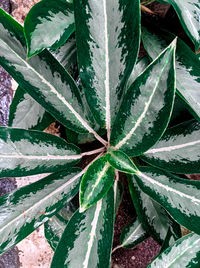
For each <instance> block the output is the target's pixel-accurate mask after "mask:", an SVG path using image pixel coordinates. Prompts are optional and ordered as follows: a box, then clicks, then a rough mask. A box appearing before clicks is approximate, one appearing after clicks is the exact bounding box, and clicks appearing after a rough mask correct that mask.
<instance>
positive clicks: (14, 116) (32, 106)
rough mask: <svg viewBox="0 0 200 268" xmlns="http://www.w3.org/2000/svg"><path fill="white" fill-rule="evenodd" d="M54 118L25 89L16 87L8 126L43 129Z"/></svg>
mask: <svg viewBox="0 0 200 268" xmlns="http://www.w3.org/2000/svg"><path fill="white" fill-rule="evenodd" d="M53 121H55V119H54V118H53V117H52V116H51V115H50V114H48V113H47V112H46V111H45V109H44V108H43V107H42V106H41V105H40V104H39V103H38V102H36V101H35V100H34V99H33V98H32V97H31V96H30V95H29V94H28V93H26V91H25V90H23V89H22V88H20V87H18V88H17V90H16V93H15V96H14V98H13V101H12V103H11V106H10V114H9V122H8V125H9V126H10V127H16V128H23V129H35V130H44V129H45V128H46V127H48V126H49V125H50V124H51V123H52V122H53Z"/></svg>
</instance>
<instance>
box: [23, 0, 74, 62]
mask: <svg viewBox="0 0 200 268" xmlns="http://www.w3.org/2000/svg"><path fill="white" fill-rule="evenodd" d="M74 30H75V26H74V12H73V4H71V3H69V2H67V1H65V0H57V1H55V0H42V1H41V2H39V3H37V4H36V5H34V6H33V7H32V9H31V10H30V11H29V13H28V15H27V16H26V19H25V22H24V33H25V36H26V42H27V47H28V57H32V56H33V55H35V54H37V53H40V52H41V51H43V50H44V49H45V48H51V49H56V48H58V47H60V46H61V45H63V44H64V43H65V42H66V40H67V39H68V38H69V36H70V35H71V34H72V33H73V32H74Z"/></svg>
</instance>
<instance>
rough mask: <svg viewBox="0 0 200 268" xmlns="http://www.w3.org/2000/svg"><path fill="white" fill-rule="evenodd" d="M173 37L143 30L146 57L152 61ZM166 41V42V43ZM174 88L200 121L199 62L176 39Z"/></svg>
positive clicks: (186, 47)
mask: <svg viewBox="0 0 200 268" xmlns="http://www.w3.org/2000/svg"><path fill="white" fill-rule="evenodd" d="M173 38H174V35H173V34H170V33H168V32H165V31H160V30H159V31H158V30H156V29H154V31H150V30H147V29H146V28H143V30H142V40H143V44H144V47H145V49H146V51H147V53H148V55H149V56H150V57H151V58H152V59H154V58H155V57H157V55H158V54H159V53H160V52H161V51H162V50H163V49H164V48H166V47H167V45H168V44H169V42H171V40H173ZM166 40H167V41H166ZM175 59H176V60H175V65H176V87H177V94H178V95H179V96H180V97H181V98H182V99H183V101H184V102H185V103H186V104H187V106H188V107H189V108H190V110H191V113H192V114H193V115H194V116H195V118H196V119H197V120H200V89H199V83H200V73H199V69H200V61H199V58H198V56H197V55H195V54H194V53H193V52H192V51H191V49H190V48H189V47H188V46H187V45H186V44H185V43H184V42H183V41H181V39H179V38H178V41H177V48H176V57H175Z"/></svg>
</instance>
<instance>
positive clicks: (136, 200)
mask: <svg viewBox="0 0 200 268" xmlns="http://www.w3.org/2000/svg"><path fill="white" fill-rule="evenodd" d="M128 185H129V191H130V194H131V198H132V200H133V204H134V207H135V209H136V212H137V215H138V218H139V221H140V222H141V224H142V226H143V227H144V229H145V230H146V232H148V234H149V235H150V236H152V237H153V238H154V239H155V240H156V241H157V242H158V243H159V244H161V245H162V244H163V242H164V241H165V239H166V236H167V234H168V231H169V230H170V234H171V236H170V243H171V244H172V243H173V242H174V241H175V240H177V239H178V238H179V237H181V231H180V227H179V228H178V227H177V226H175V224H174V222H173V220H170V218H169V216H168V214H167V212H166V211H165V210H164V208H163V207H162V206H161V205H160V204H158V203H157V202H155V201H154V200H153V199H151V198H150V197H149V196H148V195H147V194H145V193H144V192H143V191H142V190H141V189H140V187H139V186H138V183H137V181H136V180H135V178H134V177H133V176H130V175H129V176H128ZM176 225H178V224H176Z"/></svg>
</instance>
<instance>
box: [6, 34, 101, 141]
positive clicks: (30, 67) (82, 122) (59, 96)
mask: <svg viewBox="0 0 200 268" xmlns="http://www.w3.org/2000/svg"><path fill="white" fill-rule="evenodd" d="M1 42H3V43H4V44H5V46H6V47H7V48H8V50H11V51H12V52H13V53H14V54H15V56H16V57H17V58H19V59H20V60H21V61H22V62H23V63H24V64H25V65H26V67H27V68H29V69H30V70H32V71H33V72H34V73H35V74H36V75H37V76H38V77H39V78H40V79H41V81H42V82H43V83H44V84H46V85H47V86H48V87H49V88H50V89H51V90H52V92H53V93H54V94H55V95H56V96H57V97H58V99H59V100H60V101H62V102H63V103H64V104H65V105H66V106H67V107H68V109H69V110H70V111H71V112H72V113H73V114H74V116H75V117H76V119H77V120H78V121H79V122H80V123H81V125H82V126H83V127H84V128H85V129H86V130H88V131H89V133H93V134H94V136H95V137H97V136H98V137H99V135H98V134H97V133H96V131H95V130H94V129H93V128H91V127H90V126H89V125H88V124H87V122H86V121H85V120H84V119H83V118H82V117H81V116H80V115H79V114H78V113H77V112H76V111H75V110H74V108H73V107H72V106H71V104H69V103H68V102H67V101H66V99H65V98H64V97H63V96H62V94H61V93H59V92H58V91H57V90H56V88H55V87H54V86H52V85H51V84H50V83H49V82H48V81H47V80H46V79H45V78H44V77H42V76H41V75H40V74H39V73H38V72H37V71H36V70H35V69H34V68H33V67H32V66H31V65H30V64H28V63H27V62H26V61H25V60H24V59H23V58H22V57H20V56H19V55H18V54H17V53H16V52H15V51H14V50H13V49H12V48H11V47H10V46H9V45H8V44H7V43H6V42H4V41H3V39H1Z"/></svg>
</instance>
